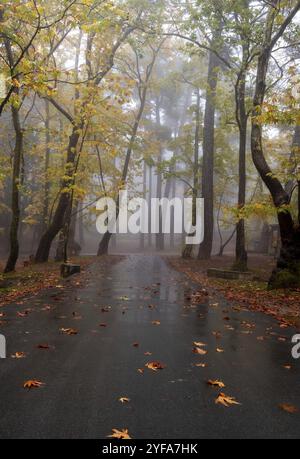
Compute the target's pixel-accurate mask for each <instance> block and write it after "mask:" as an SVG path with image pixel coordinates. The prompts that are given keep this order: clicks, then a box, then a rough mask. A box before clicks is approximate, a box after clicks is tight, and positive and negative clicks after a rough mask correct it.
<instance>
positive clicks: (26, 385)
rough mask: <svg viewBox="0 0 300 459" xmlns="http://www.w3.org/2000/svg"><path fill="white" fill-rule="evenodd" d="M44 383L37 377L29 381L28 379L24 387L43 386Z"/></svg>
mask: <svg viewBox="0 0 300 459" xmlns="http://www.w3.org/2000/svg"><path fill="white" fill-rule="evenodd" d="M43 385H44V383H42V382H41V381H36V380H35V379H30V380H29V381H26V382H25V383H24V385H23V387H24V389H32V388H38V387H41V386H43Z"/></svg>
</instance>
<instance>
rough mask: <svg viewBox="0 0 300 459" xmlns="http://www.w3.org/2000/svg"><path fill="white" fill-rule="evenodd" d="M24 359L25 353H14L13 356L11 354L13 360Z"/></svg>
mask: <svg viewBox="0 0 300 459" xmlns="http://www.w3.org/2000/svg"><path fill="white" fill-rule="evenodd" d="M24 357H26V354H25V352H16V353H15V354H12V358H13V359H24Z"/></svg>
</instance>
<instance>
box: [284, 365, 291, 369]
mask: <svg viewBox="0 0 300 459" xmlns="http://www.w3.org/2000/svg"><path fill="white" fill-rule="evenodd" d="M283 368H284V369H285V370H291V369H292V365H283Z"/></svg>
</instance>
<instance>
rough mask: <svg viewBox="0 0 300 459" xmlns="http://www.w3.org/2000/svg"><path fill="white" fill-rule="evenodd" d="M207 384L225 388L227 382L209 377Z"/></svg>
mask: <svg viewBox="0 0 300 459" xmlns="http://www.w3.org/2000/svg"><path fill="white" fill-rule="evenodd" d="M207 384H208V385H209V386H213V387H219V388H220V389H224V387H226V386H225V384H224V383H223V382H222V381H218V380H212V379H209V380H208V381H207Z"/></svg>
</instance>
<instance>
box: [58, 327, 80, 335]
mask: <svg viewBox="0 0 300 459" xmlns="http://www.w3.org/2000/svg"><path fill="white" fill-rule="evenodd" d="M60 331H61V332H62V333H65V334H66V335H77V334H78V330H76V329H75V328H61V329H60Z"/></svg>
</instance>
